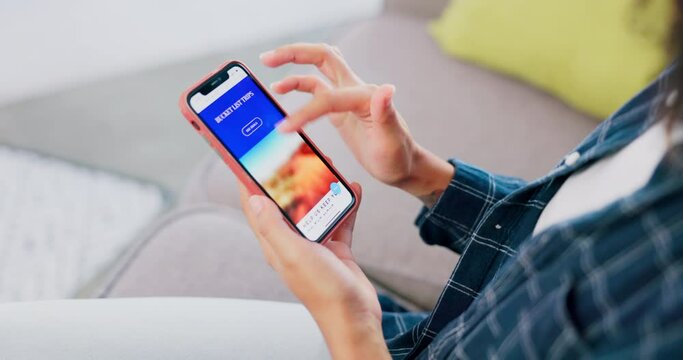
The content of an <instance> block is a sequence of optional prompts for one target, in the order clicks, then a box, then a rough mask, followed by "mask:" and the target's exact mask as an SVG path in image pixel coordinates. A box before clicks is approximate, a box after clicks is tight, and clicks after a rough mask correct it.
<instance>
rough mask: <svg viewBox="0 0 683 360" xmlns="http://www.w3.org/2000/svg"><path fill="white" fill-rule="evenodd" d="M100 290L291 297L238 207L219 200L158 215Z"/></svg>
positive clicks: (112, 294)
mask: <svg viewBox="0 0 683 360" xmlns="http://www.w3.org/2000/svg"><path fill="white" fill-rule="evenodd" d="M104 295H105V296H107V297H133V296H134V297H140V296H197V297H200V296H201V297H229V298H244V299H261V300H279V301H295V298H294V296H293V295H292V294H291V293H290V292H289V290H288V289H287V288H286V287H285V286H284V284H283V283H282V281H280V278H279V276H278V275H277V273H275V271H273V270H272V269H271V268H270V267H269V266H268V265H267V263H266V261H265V259H264V258H263V255H262V253H261V249H260V247H259V245H258V242H257V240H256V238H255V237H254V235H253V233H252V232H251V229H250V228H249V227H248V226H247V225H246V219H245V218H244V217H243V215H242V213H241V212H240V211H238V210H236V209H232V208H228V207H223V206H217V205H200V206H194V207H187V208H185V209H183V210H179V211H176V212H174V213H172V214H170V215H167V216H166V217H164V218H163V219H161V220H160V221H158V223H157V224H156V225H155V226H154V227H153V228H152V229H151V231H150V232H149V233H148V234H147V236H146V239H145V240H144V244H143V246H142V247H141V248H140V250H139V251H138V252H137V253H136V254H135V255H134V256H132V258H131V259H130V261H129V262H128V264H127V265H126V266H124V267H123V269H122V270H121V271H120V272H119V274H118V276H117V277H116V278H115V279H114V280H113V281H112V284H111V286H110V287H109V289H107V290H106V292H105V294H104Z"/></svg>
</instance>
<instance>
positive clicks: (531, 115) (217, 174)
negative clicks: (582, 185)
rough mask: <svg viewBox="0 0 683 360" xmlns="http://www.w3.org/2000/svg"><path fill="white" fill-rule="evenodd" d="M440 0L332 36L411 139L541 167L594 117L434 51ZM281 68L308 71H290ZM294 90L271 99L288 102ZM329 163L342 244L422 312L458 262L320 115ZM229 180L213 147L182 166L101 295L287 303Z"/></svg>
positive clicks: (513, 165) (437, 148)
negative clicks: (423, 232)
mask: <svg viewBox="0 0 683 360" xmlns="http://www.w3.org/2000/svg"><path fill="white" fill-rule="evenodd" d="M444 4H445V1H443V0H430V1H420V2H411V1H388V3H387V8H386V11H385V12H384V14H383V15H382V16H380V17H378V18H375V19H372V20H369V21H366V22H364V23H360V24H356V25H354V26H352V27H351V28H350V29H348V31H345V33H344V34H343V36H341V37H339V39H338V40H337V41H335V44H336V45H337V46H339V48H340V49H341V51H342V53H343V54H344V55H345V57H346V59H347V60H348V62H349V64H350V65H351V66H352V67H353V68H354V69H355V70H356V71H357V73H358V74H359V75H360V76H361V77H362V78H364V79H365V80H366V81H368V82H375V83H393V84H395V85H396V87H397V93H396V104H397V107H398V108H399V110H400V111H401V113H402V114H403V116H404V117H405V119H406V120H407V122H408V125H409V127H410V129H411V131H412V133H413V134H414V135H415V137H416V138H417V140H418V141H419V142H420V143H421V144H423V145H424V146H425V147H427V148H429V149H431V150H432V151H434V152H435V153H437V154H438V155H440V156H442V157H444V158H447V157H457V158H459V159H461V160H464V161H467V162H470V163H474V164H476V165H478V166H480V167H482V168H485V169H488V170H491V171H494V172H499V173H505V174H508V175H513V176H519V177H523V178H527V179H530V178H534V177H537V176H540V175H542V174H544V173H545V172H546V171H548V170H549V169H550V168H551V167H552V166H553V165H554V164H555V163H556V162H558V161H559V159H561V158H562V157H563V155H565V154H566V153H568V152H569V151H570V150H571V149H572V147H573V146H574V145H575V144H577V143H578V141H580V140H581V139H582V138H583V137H584V136H585V135H586V134H587V133H588V132H589V131H590V130H591V129H592V128H593V127H594V126H595V125H596V121H595V119H592V118H590V117H588V116H585V115H582V114H580V113H577V112H576V111H574V110H572V109H570V108H568V107H567V106H566V105H564V104H563V103H562V102H560V101H558V100H556V99H555V98H553V97H551V96H549V95H547V94H545V93H543V92H541V91H538V90H536V89H533V88H531V87H528V86H526V85H524V84H521V83H519V82H517V81H515V80H513V79H510V78H507V77H504V76H501V75H498V74H495V73H493V72H490V71H487V70H484V69H481V68H479V67H477V66H475V65H471V64H467V63H463V62H461V61H458V60H455V59H453V58H450V57H447V56H445V55H443V53H442V52H441V51H440V50H439V48H438V47H437V46H436V44H435V43H434V41H433V40H432V39H431V38H430V37H429V35H428V33H427V22H428V20H429V19H431V18H434V17H436V16H437V15H438V13H439V11H440V10H441V8H442V7H443V6H444ZM292 71H293V72H303V71H312V70H311V69H305V68H293V69H292ZM305 100H306V97H305V96H302V95H288V96H286V97H284V98H283V99H282V103H283V105H284V106H285V108H288V109H294V108H296V107H297V106H299V105H300V104H301V103H302V102H303V101H305ZM308 132H309V134H310V135H311V137H312V138H313V140H314V141H315V142H316V143H317V144H318V145H319V146H320V147H321V148H322V150H323V151H324V152H325V153H326V154H327V155H329V156H330V157H331V158H332V159H333V161H334V162H335V165H337V166H338V168H339V169H340V171H341V172H342V173H343V174H345V175H346V176H347V178H349V179H351V180H355V181H358V182H360V183H361V184H362V185H363V187H364V198H363V204H362V206H361V209H360V215H359V220H358V224H357V227H356V229H357V230H356V233H355V240H354V252H355V254H356V256H357V258H358V260H359V262H360V264H361V266H362V267H363V268H364V269H365V271H366V272H367V274H368V276H369V277H370V278H371V279H372V280H373V281H374V282H375V283H376V284H377V285H378V287H380V288H383V289H384V290H385V291H388V292H389V293H392V294H394V295H395V296H397V297H398V298H400V299H402V300H403V301H404V302H406V303H407V304H408V305H410V306H413V307H414V308H418V309H428V308H430V306H432V304H433V303H434V301H435V299H436V297H437V296H438V295H439V293H440V290H441V288H442V287H443V285H444V282H445V281H446V279H447V278H448V275H449V274H450V272H451V270H452V269H453V267H454V266H455V264H456V263H457V260H458V256H457V254H454V253H452V252H450V251H448V250H446V249H442V248H438V247H430V246H427V245H425V244H423V243H422V242H421V241H420V239H419V237H418V235H417V231H416V229H415V228H414V226H413V220H414V218H415V216H416V214H417V212H418V210H419V208H420V204H419V203H418V202H417V201H416V200H414V199H412V198H410V197H409V196H407V195H405V194H403V193H401V192H399V191H397V190H394V189H391V188H388V187H385V186H383V185H381V184H379V183H378V182H376V181H374V180H373V179H371V178H370V177H369V176H368V175H367V174H366V173H365V172H364V171H363V169H362V168H361V167H360V166H359V165H358V164H356V163H355V161H354V159H353V157H352V156H351V154H350V153H349V151H348V150H347V149H346V148H345V147H344V145H343V144H342V142H341V141H340V139H339V138H338V137H337V136H336V134H335V132H334V130H333V129H332V127H331V126H330V125H329V124H328V123H327V122H326V121H319V122H318V123H316V124H314V125H313V126H311V127H310V129H309V130H308ZM237 223H239V224H243V223H244V220H243V218H242V215H241V213H240V211H239V206H238V196H237V191H236V185H235V180H234V179H233V177H232V175H231V174H230V172H229V170H228V169H227V168H226V167H225V166H224V165H223V164H222V163H221V162H220V160H219V159H218V158H217V156H215V155H214V154H213V153H210V154H207V156H206V158H205V159H204V160H203V161H202V163H201V164H200V166H198V168H197V169H196V171H195V173H194V174H192V175H191V177H190V179H189V181H188V183H187V186H186V188H185V191H184V192H183V194H182V196H181V199H180V202H179V204H178V206H177V209H176V210H175V211H173V212H172V213H171V214H169V215H168V216H166V217H165V218H163V219H161V220H160V221H158V222H157V224H155V225H154V226H153V227H152V229H151V230H150V231H149V232H148V234H147V235H146V238H145V240H144V241H143V242H142V245H141V246H140V247H139V248H138V249H137V251H136V253H135V255H134V256H133V257H132V258H131V259H130V260H129V261H128V262H127V264H126V265H125V266H124V267H123V268H122V269H121V271H119V272H118V273H117V276H116V277H115V278H114V279H113V280H112V281H111V283H110V284H109V286H108V288H107V291H106V292H105V296H110V297H121V296H166V295H169V296H170V295H173V296H216V297H238V298H259V299H273V300H283V301H294V300H295V299H294V298H293V297H292V296H291V295H290V294H289V292H288V291H287V289H285V288H284V287H283V286H282V285H281V284H280V282H279V280H278V278H277V275H276V274H274V273H273V272H272V271H271V270H270V269H269V268H268V267H267V266H266V265H265V263H264V261H263V259H262V256H261V254H260V252H259V249H258V247H257V244H256V241H255V239H254V238H253V236H252V235H251V233H250V232H249V231H248V230H245V227H244V226H235V224H237Z"/></svg>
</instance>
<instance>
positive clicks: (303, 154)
mask: <svg viewBox="0 0 683 360" xmlns="http://www.w3.org/2000/svg"><path fill="white" fill-rule="evenodd" d="M199 117H200V118H201V119H202V121H203V122H204V123H205V124H206V125H207V126H208V127H209V128H210V129H211V130H212V131H213V133H214V134H215V135H216V137H217V138H218V139H220V140H221V142H222V143H223V144H224V145H225V146H226V147H227V148H228V149H229V150H230V152H231V153H232V154H233V156H235V157H236V158H237V159H238V160H239V162H240V163H241V164H242V166H244V168H245V169H247V171H248V172H249V173H250V174H251V176H252V177H253V178H254V179H256V181H258V182H259V184H260V185H261V186H262V187H263V188H264V189H265V191H266V192H267V193H268V195H269V196H270V197H271V198H273V200H274V201H275V202H276V203H277V204H278V205H279V206H280V207H281V208H282V209H283V210H284V211H285V213H286V214H287V216H288V217H289V219H290V220H291V221H292V222H293V223H294V224H296V226H297V228H298V229H299V230H300V231H301V233H302V234H304V236H305V237H306V238H308V239H309V240H318V239H319V238H320V237H321V236H322V234H324V233H325V232H326V231H327V229H328V228H329V227H330V226H332V225H333V224H334V223H335V222H336V220H338V219H339V218H340V217H341V216H342V215H343V214H344V213H345V212H346V211H347V210H348V208H349V207H350V206H351V205H352V203H353V198H352V195H351V193H350V191H349V190H348V189H347V188H346V187H345V186H344V185H343V184H342V183H341V181H340V180H339V179H338V178H337V177H336V176H335V175H334V173H332V171H330V169H329V168H328V167H327V166H326V165H325V163H323V162H322V161H321V160H320V158H319V157H318V156H317V155H316V153H315V152H314V151H313V149H311V147H310V146H309V145H308V144H307V143H306V142H304V140H303V138H302V137H301V136H300V135H299V134H297V133H293V134H282V133H280V132H279V131H277V130H276V126H277V124H278V123H279V122H280V121H281V120H282V119H283V118H284V114H282V112H280V110H279V109H278V108H277V106H275V105H274V104H273V103H272V102H271V101H270V99H269V98H268V96H266V94H264V93H263V92H262V91H261V89H260V88H259V87H258V85H256V83H255V82H254V81H253V80H252V79H251V78H250V77H248V76H247V77H245V78H244V79H243V80H241V81H240V82H238V83H237V84H235V85H234V86H233V87H232V88H231V89H229V90H228V91H227V92H226V93H225V94H223V95H221V96H220V97H219V98H218V99H216V100H215V101H214V102H213V103H211V104H210V105H209V106H207V107H206V108H205V109H204V110H202V111H201V112H200V113H199Z"/></svg>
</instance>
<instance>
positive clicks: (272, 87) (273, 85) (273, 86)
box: [270, 81, 280, 90]
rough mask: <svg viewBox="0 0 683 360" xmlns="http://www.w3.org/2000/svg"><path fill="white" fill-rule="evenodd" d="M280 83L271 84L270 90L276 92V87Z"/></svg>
mask: <svg viewBox="0 0 683 360" xmlns="http://www.w3.org/2000/svg"><path fill="white" fill-rule="evenodd" d="M279 83H280V82H279V81H276V82H274V83H272V84H270V88H271V89H272V90H275V87H276V86H277V85H278V84H279Z"/></svg>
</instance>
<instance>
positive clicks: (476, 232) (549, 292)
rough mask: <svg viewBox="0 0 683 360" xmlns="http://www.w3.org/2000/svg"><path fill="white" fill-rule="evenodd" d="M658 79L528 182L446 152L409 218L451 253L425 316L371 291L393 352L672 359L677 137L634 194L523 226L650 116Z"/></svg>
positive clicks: (679, 284)
mask: <svg viewBox="0 0 683 360" xmlns="http://www.w3.org/2000/svg"><path fill="white" fill-rule="evenodd" d="M669 77H670V71H669V72H665V73H664V74H663V75H662V76H660V78H659V79H658V80H657V81H656V82H655V83H654V84H653V85H651V86H650V87H648V88H647V89H645V90H644V91H643V92H642V93H640V94H639V95H638V96H636V97H635V98H634V99H633V100H631V101H630V102H629V103H627V104H626V105H625V106H624V107H623V108H622V109H620V110H619V111H618V112H617V113H615V114H614V115H612V116H611V117H610V118H608V119H607V120H605V121H604V122H603V123H602V124H600V125H599V126H598V127H597V129H595V131H593V133H592V134H590V135H589V136H588V137H587V138H586V139H585V140H584V141H583V142H582V143H581V144H580V145H579V146H578V147H577V148H576V149H575V152H577V153H578V154H580V158H579V160H578V161H576V162H574V163H573V164H570V163H564V162H562V163H560V164H559V165H558V166H557V167H556V168H555V169H554V170H553V171H551V172H550V174H548V175H546V176H545V177H543V178H540V179H538V180H535V181H533V182H530V183H527V182H525V181H523V180H519V179H515V178H509V177H505V176H499V175H494V174H491V173H488V172H486V171H483V170H480V169H478V168H476V167H473V166H471V165H468V164H465V163H463V162H460V161H456V160H454V161H452V163H453V165H454V166H455V167H456V172H455V176H454V178H453V179H452V181H451V182H450V184H449V186H448V189H447V190H446V191H445V192H444V194H443V195H442V196H441V198H440V199H439V201H438V202H437V204H436V205H435V206H434V207H433V208H431V209H426V208H425V209H423V210H422V212H421V213H420V215H419V217H418V219H417V221H416V224H417V226H418V227H419V230H420V235H421V237H422V238H423V239H424V241H425V242H427V243H428V244H433V245H441V246H445V247H448V248H450V249H452V250H453V251H456V252H458V253H461V254H462V255H461V257H460V259H459V261H458V264H457V265H456V267H455V269H454V270H453V273H452V274H451V276H450V279H449V280H448V283H447V284H446V287H445V289H444V290H443V292H442V293H441V296H440V298H439V300H438V303H437V304H436V307H435V308H434V309H433V310H432V311H431V313H428V314H421V313H411V312H406V311H404V309H402V308H400V307H399V306H397V305H396V304H394V303H393V302H391V301H390V300H389V299H388V298H384V297H382V298H381V299H380V300H381V303H382V306H383V310H384V319H383V329H384V334H385V337H386V339H387V344H388V346H389V349H390V352H391V354H392V356H393V357H394V358H397V359H402V358H419V359H423V358H429V359H445V358H470V359H484V358H488V359H496V358H528V359H535V358H558V359H561V358H564V359H576V358H581V357H600V356H609V357H615V358H617V357H619V358H673V357H676V356H683V147H682V146H676V147H674V148H672V149H671V151H670V152H669V153H668V155H666V157H665V158H664V159H663V161H662V162H661V163H660V164H659V166H658V168H657V170H656V171H655V174H654V175H653V177H652V178H651V180H650V181H649V182H648V184H647V185H646V186H645V187H644V188H642V189H641V190H638V191H636V192H635V193H634V194H632V195H630V196H627V197H625V198H622V199H620V200H618V201H616V202H614V203H612V204H610V205H608V206H607V207H605V208H603V209H601V210H599V211H595V212H591V213H589V214H585V215H583V216H581V217H579V218H576V219H573V220H571V221H569V222H564V223H560V224H557V225H554V226H552V227H550V228H548V229H547V230H545V231H543V232H541V233H540V234H538V235H536V236H533V235H532V231H533V229H534V226H535V224H536V222H537V220H538V218H539V216H540V214H541V212H542V211H543V209H544V208H545V206H546V204H547V203H548V201H549V200H550V199H551V198H552V197H553V195H554V194H555V193H556V192H557V190H558V189H559V188H560V187H561V186H562V184H563V182H564V181H565V180H566V179H567V178H568V177H569V176H570V175H572V174H573V173H575V172H576V171H578V170H580V169H582V168H585V167H587V166H590V165H591V164H592V163H594V162H595V161H597V160H600V159H602V158H603V157H605V156H607V155H609V154H612V153H614V152H616V151H618V150H619V149H621V148H622V147H624V146H625V145H627V144H629V143H630V142H631V141H633V140H634V139H635V138H637V137H638V136H639V135H640V134H642V133H643V132H644V131H646V130H647V129H648V128H649V126H650V125H652V124H653V123H654V122H655V121H656V120H658V119H659V118H660V116H658V114H657V109H661V108H662V106H660V105H661V104H662V101H663V99H664V98H665V97H666V94H665V92H664V91H662V90H663V89H665V88H667V80H668V78H669ZM624 175H625V176H628V174H624Z"/></svg>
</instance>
